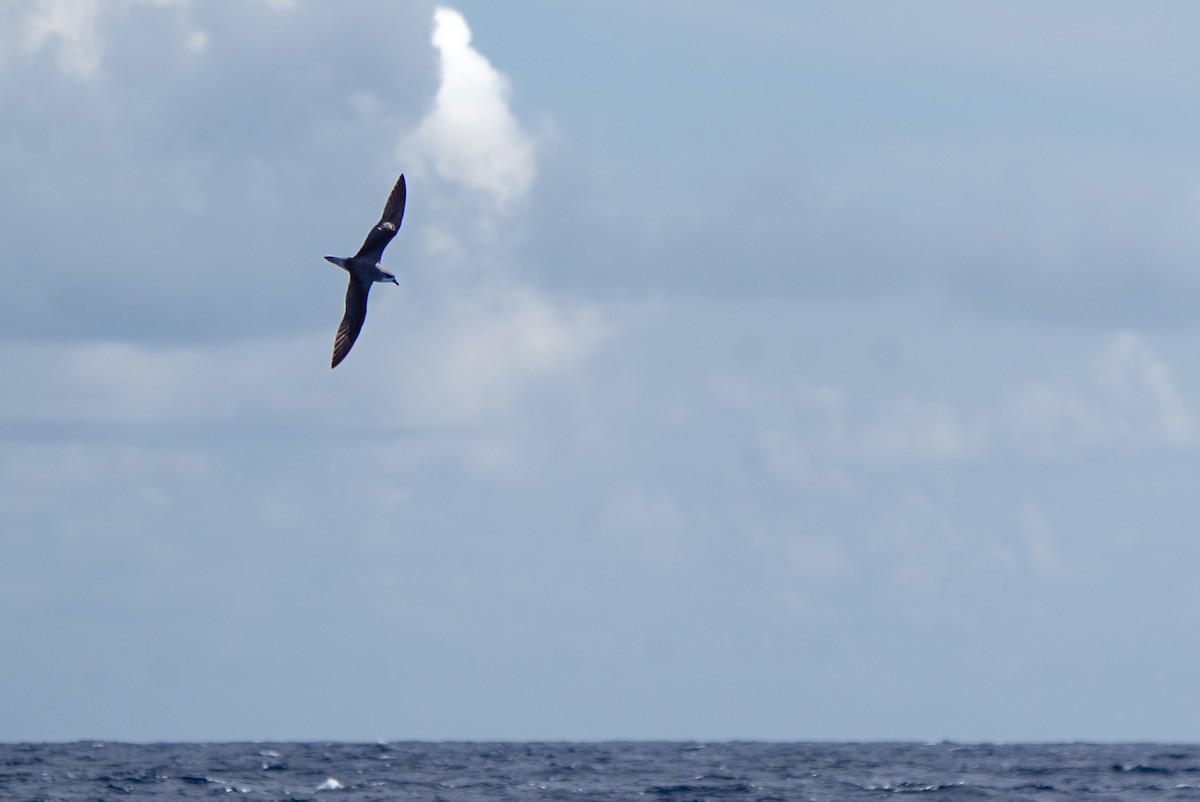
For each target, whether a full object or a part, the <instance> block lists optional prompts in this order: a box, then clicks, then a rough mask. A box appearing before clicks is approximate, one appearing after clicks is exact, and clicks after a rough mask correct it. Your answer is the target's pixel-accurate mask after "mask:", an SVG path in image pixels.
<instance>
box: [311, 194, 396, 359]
mask: <svg viewBox="0 0 1200 802" xmlns="http://www.w3.org/2000/svg"><path fill="white" fill-rule="evenodd" d="M405 192H406V190H405V186H404V176H403V175H401V176H400V178H399V179H398V180H397V181H396V186H394V187H392V194H391V195H388V199H387V205H385V206H384V207H383V216H382V217H380V218H379V222H378V223H377V224H376V225H375V227H374V228H372V229H371V230H370V232H368V233H367V238H366V239H365V240H363V244H362V247H361V248H359V249H358V253H356V254H354V255H353V256H351V257H350V258H349V259H343V258H342V257H340V256H326V257H325V258H326V259H327V260H328V261H330V262H333V263H334V264H335V265H337V266H338V267H340V268H342V269H343V270H345V271H346V272H347V273H349V274H350V286H349V287H347V288H346V314H345V316H343V317H342V325H340V326H338V330H337V336H336V337H334V339H333V361H332V362H331V363H330V365H329V367H331V368H336V367H337V366H338V363H339V362H341V361H342V360H343V359H345V358H346V354H348V353H350V347H351V346H353V345H354V341H355V340H357V339H358V333H359V332H360V331H362V326H363V321H364V320H366V319H367V293H369V292H370V291H371V285H372V284H374V283H375V282H376V281H390V282H392V283H393V284H396V285H399V284H400V282H399V281H396V276H395V274H393V273H389V272H388V271H386V270H384V269H383V266H382V265H381V264H379V260H380V258H382V257H383V249H384V248H386V247H387V246H388V243H389V242H391V241H392V237H394V236H396V232H397V231H399V230H400V221H401V220H403V219H404V196H405Z"/></svg>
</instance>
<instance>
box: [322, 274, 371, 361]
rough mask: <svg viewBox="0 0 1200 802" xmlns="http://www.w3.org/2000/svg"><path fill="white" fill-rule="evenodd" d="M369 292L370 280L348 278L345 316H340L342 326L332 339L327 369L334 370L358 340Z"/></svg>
mask: <svg viewBox="0 0 1200 802" xmlns="http://www.w3.org/2000/svg"><path fill="white" fill-rule="evenodd" d="M370 291H371V281H370V279H367V280H364V281H360V280H359V279H357V278H355V277H354V276H351V277H350V286H349V287H347V288H346V314H345V315H343V316H342V325H340V326H338V330H337V336H336V337H334V338H333V361H332V363H331V364H330V365H329V367H331V368H336V367H337V366H338V363H340V362H341V361H342V360H343V359H345V358H346V354H348V353H350V348H351V347H352V346H353V345H354V341H355V340H357V339H358V333H359V332H360V331H362V327H363V321H364V320H366V319H367V293H369V292H370Z"/></svg>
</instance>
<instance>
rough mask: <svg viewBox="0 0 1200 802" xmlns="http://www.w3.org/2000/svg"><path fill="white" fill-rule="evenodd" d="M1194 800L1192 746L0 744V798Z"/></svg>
mask: <svg viewBox="0 0 1200 802" xmlns="http://www.w3.org/2000/svg"><path fill="white" fill-rule="evenodd" d="M893 796H900V797H908V796H915V797H918V798H921V799H931V800H941V799H946V800H990V799H995V800H1073V801H1075V802H1082V801H1084V800H1159V799H1163V800H1167V799H1188V800H1200V746H1196V745H1189V746H1171V745H1163V744H1088V743H1072V744H1037V745H1034V744H1028V745H1019V744H1010V745H994V744H956V743H933V744H916V743H757V742H748V743H741V742H734V743H679V742H665V743H657V742H646V743H643V742H628V743H626V742H621V743H455V742H451V743H423V742H399V743H368V744H360V743H214V744H195V743H186V744H127V743H111V742H100V741H96V742H82V743H66V744H58V743H50V744H37V743H30V744H0V799H4V800H10V799H11V800H23V801H32V800H56V801H57V800H63V801H64V802H65V801H66V800H71V802H75V801H76V800H78V801H79V802H83V801H84V800H87V802H96V800H141V799H215V798H224V799H243V798H244V799H248V800H249V799H278V800H302V799H307V800H325V801H326V802H366V801H367V800H380V801H381V802H382V800H443V801H444V802H476V801H478V802H482V801H483V800H489V801H490V800H531V799H548V800H568V799H569V800H583V801H588V800H597V801H599V800H670V801H671V802H690V801H691V800H726V799H729V800H747V801H749V800H760V801H761V802H766V801H767V800H781V801H786V802H793V801H795V800H881V799H888V798H891V797H893Z"/></svg>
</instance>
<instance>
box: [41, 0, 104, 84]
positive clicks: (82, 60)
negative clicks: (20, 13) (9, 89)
mask: <svg viewBox="0 0 1200 802" xmlns="http://www.w3.org/2000/svg"><path fill="white" fill-rule="evenodd" d="M99 16H100V0H41V1H40V2H38V3H36V4H35V5H34V8H33V9H32V10H31V11H30V14H29V17H28V18H27V19H26V20H25V25H24V29H25V35H24V42H23V45H24V50H25V52H26V53H29V54H36V53H39V52H40V51H42V50H44V49H54V50H56V51H57V56H58V66H59V68H60V69H61V70H62V71H63V72H64V73H66V74H67V75H70V76H72V77H75V78H88V77H90V76H92V75H94V74H95V72H96V70H97V69H99V67H100V62H101V60H102V58H103V53H104V49H103V43H102V42H101V39H100V35H99V32H98V31H97V28H96V23H97V20H98V19H99Z"/></svg>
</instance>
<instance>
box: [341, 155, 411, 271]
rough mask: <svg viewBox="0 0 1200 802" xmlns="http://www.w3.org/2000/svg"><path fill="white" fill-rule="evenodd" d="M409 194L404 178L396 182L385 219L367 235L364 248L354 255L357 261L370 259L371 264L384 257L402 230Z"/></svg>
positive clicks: (384, 213) (386, 209) (388, 200)
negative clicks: (405, 204)
mask: <svg viewBox="0 0 1200 802" xmlns="http://www.w3.org/2000/svg"><path fill="white" fill-rule="evenodd" d="M406 194H407V188H406V187H405V184H404V176H403V175H401V176H400V178H398V179H397V180H396V186H394V187H392V194H391V195H388V199H387V204H386V205H385V206H384V207H383V217H381V218H379V222H378V223H377V224H376V225H375V227H374V228H373V229H371V231H370V233H368V234H367V238H366V239H365V240H363V244H362V247H361V248H359V249H358V253H356V254H354V258H355V259H361V258H362V257H364V256H365V257H369V258H370V259H371V262H372V263H374V262H378V261H379V259H380V257H381V256H383V249H384V248H386V247H387V246H388V243H389V242H391V241H392V237H394V236H396V232H397V231H399V230H400V221H401V220H403V219H404V197H405V195H406Z"/></svg>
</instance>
